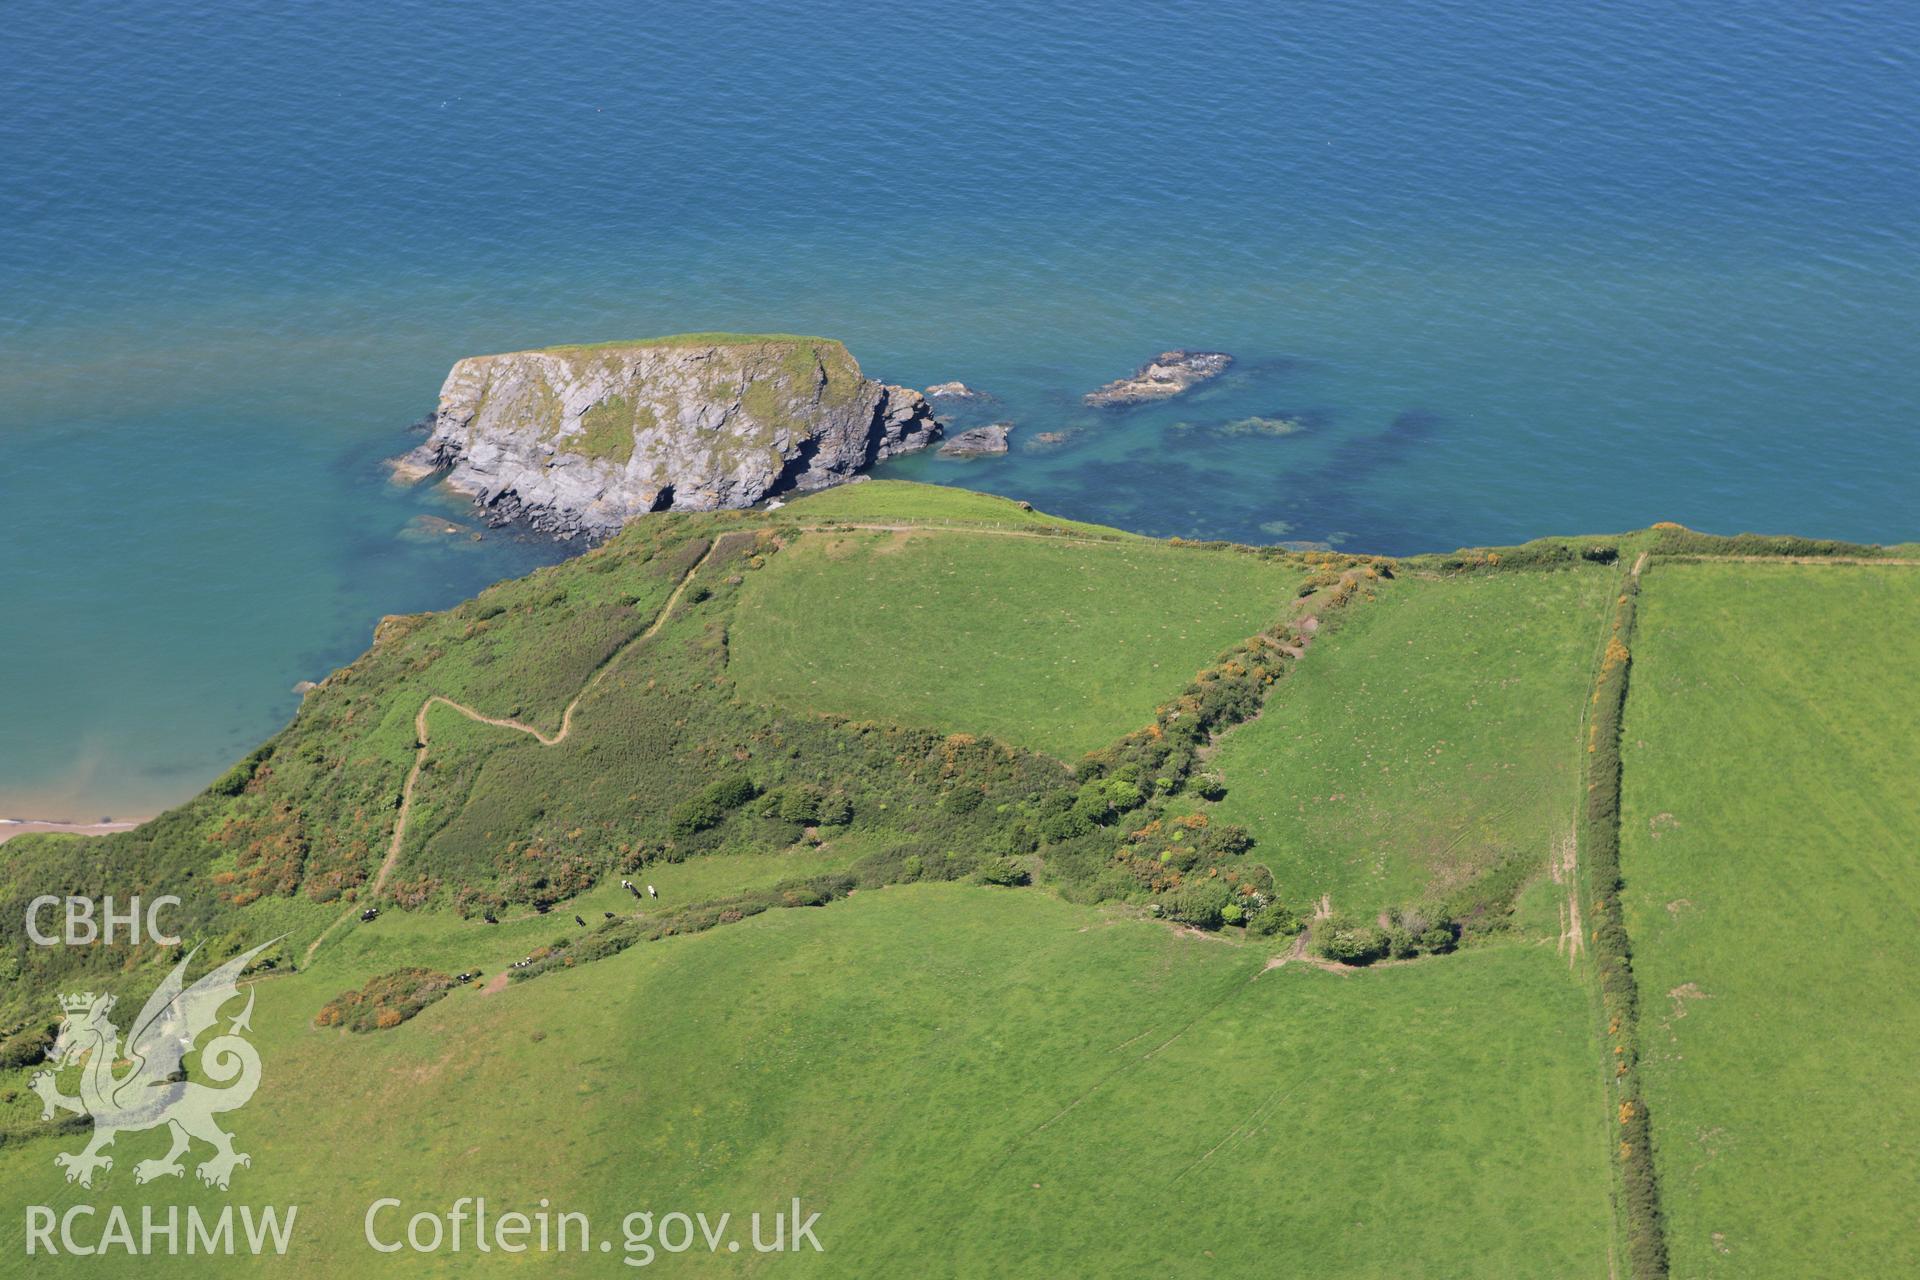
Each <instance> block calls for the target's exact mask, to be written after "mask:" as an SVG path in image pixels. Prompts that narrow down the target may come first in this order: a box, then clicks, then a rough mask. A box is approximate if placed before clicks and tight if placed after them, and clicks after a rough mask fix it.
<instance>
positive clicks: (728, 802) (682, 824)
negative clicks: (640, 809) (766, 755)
mask: <svg viewBox="0 0 1920 1280" xmlns="http://www.w3.org/2000/svg"><path fill="white" fill-rule="evenodd" d="M755 790H756V788H755V787H754V785H753V780H752V779H750V778H745V777H740V776H735V777H731V778H722V779H721V780H720V781H718V782H714V783H710V784H708V786H707V787H706V788H705V789H703V790H702V791H701V792H700V793H699V794H698V795H696V796H694V797H693V798H692V799H691V800H686V801H683V802H681V803H680V804H678V805H676V806H674V810H673V814H672V818H671V821H670V822H669V824H668V830H669V831H671V832H672V833H673V835H674V836H675V837H676V838H679V839H684V838H686V837H687V836H690V835H694V834H695V833H697V832H701V831H705V830H707V829H708V828H709V827H717V826H719V825H720V824H721V823H722V822H725V821H726V818H727V815H728V814H729V813H731V812H733V811H734V810H735V809H738V808H739V807H740V806H741V805H743V804H745V803H746V802H747V801H749V800H751V799H753V797H754V793H755Z"/></svg>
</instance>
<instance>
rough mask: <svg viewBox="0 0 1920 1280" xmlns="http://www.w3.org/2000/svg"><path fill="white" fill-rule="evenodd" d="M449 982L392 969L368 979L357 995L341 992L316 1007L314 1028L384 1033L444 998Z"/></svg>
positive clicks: (447, 978) (422, 973)
mask: <svg viewBox="0 0 1920 1280" xmlns="http://www.w3.org/2000/svg"><path fill="white" fill-rule="evenodd" d="M453 985H454V982H453V979H452V978H451V977H450V976H448V975H447V974H444V973H436V972H435V971H433V970H432V969H422V968H418V967H411V968H405V969H395V970H394V971H393V972H391V973H383V974H381V975H380V976H379V977H377V978H369V979H368V980H367V983H366V985H365V986H363V987H361V988H360V989H359V990H358V991H342V992H341V993H340V994H339V995H337V996H335V997H334V998H333V999H331V1000H329V1001H327V1002H326V1004H324V1005H322V1006H321V1007H320V1012H319V1013H317V1014H315V1015H314V1017H313V1025H314V1026H316V1027H343V1028H345V1029H346V1030H348V1031H361V1032H365V1031H386V1030H389V1029H391V1028H393V1027H397V1026H399V1025H400V1024H401V1023H403V1022H405V1021H407V1020H408V1019H409V1018H412V1017H413V1016H414V1015H416V1014H418V1013H419V1012H420V1011H421V1010H422V1009H424V1008H426V1007H427V1006H428V1005H430V1004H432V1003H433V1002H434V1001H436V1000H438V999H440V998H441V997H442V996H444V995H446V994H447V992H448V991H450V990H451V989H452V988H453Z"/></svg>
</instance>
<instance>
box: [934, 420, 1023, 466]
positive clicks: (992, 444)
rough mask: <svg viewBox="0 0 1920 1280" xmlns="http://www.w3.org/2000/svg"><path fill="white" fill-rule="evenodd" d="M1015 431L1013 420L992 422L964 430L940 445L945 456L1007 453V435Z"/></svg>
mask: <svg viewBox="0 0 1920 1280" xmlns="http://www.w3.org/2000/svg"><path fill="white" fill-rule="evenodd" d="M1012 433H1013V424H1012V423H1011V422H992V423H988V424H987V425H986V426H984V427H975V428H973V430H971V431H962V432H961V433H960V434H959V435H957V436H955V437H953V439H951V440H949V441H947V442H946V443H945V444H943V445H941V446H940V456H941V457H943V458H982V457H986V456H987V455H989V454H995V453H1005V452H1006V451H1007V437H1008V436H1009V435H1011V434H1012Z"/></svg>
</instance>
